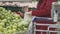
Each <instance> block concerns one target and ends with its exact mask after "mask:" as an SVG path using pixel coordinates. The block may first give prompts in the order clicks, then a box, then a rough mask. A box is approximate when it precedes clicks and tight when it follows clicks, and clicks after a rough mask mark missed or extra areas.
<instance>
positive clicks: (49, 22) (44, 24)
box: [33, 16, 60, 34]
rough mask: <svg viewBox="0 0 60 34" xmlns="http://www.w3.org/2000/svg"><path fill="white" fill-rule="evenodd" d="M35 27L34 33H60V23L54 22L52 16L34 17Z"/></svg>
mask: <svg viewBox="0 0 60 34" xmlns="http://www.w3.org/2000/svg"><path fill="white" fill-rule="evenodd" d="M38 21H39V22H38ZM33 27H34V30H33V31H34V33H33V34H60V33H59V32H60V31H59V30H60V29H59V28H60V25H59V24H56V23H55V22H53V19H52V18H46V17H36V16H35V17H34V18H33Z"/></svg>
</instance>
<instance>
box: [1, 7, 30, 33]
mask: <svg viewBox="0 0 60 34" xmlns="http://www.w3.org/2000/svg"><path fill="white" fill-rule="evenodd" d="M28 25H29V21H28V20H23V19H22V18H21V17H20V16H19V15H18V14H16V13H15V12H11V10H6V9H5V8H3V7H0V34H16V33H18V32H19V34H24V33H25V32H26V31H27V30H28Z"/></svg>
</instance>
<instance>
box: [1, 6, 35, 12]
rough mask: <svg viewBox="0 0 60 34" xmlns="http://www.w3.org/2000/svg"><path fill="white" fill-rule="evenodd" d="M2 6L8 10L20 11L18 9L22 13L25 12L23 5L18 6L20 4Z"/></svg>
mask: <svg viewBox="0 0 60 34" xmlns="http://www.w3.org/2000/svg"><path fill="white" fill-rule="evenodd" d="M0 7H3V8H5V9H7V10H11V11H14V12H18V11H21V12H22V13H25V12H24V11H23V10H22V7H18V6H0ZM35 9H36V8H29V10H35Z"/></svg>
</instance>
